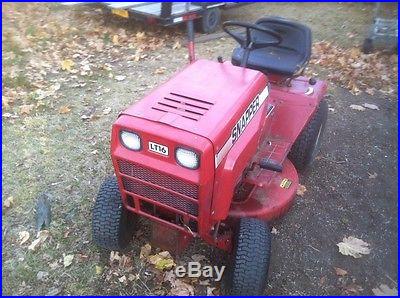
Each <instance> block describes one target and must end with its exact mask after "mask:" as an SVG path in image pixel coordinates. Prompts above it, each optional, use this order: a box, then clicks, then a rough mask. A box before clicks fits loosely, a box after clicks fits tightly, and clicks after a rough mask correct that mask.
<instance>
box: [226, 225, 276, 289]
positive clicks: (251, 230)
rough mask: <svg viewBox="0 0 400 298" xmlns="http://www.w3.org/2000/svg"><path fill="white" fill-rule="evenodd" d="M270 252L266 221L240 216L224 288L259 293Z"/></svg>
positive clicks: (268, 231)
mask: <svg viewBox="0 0 400 298" xmlns="http://www.w3.org/2000/svg"><path fill="white" fill-rule="evenodd" d="M270 255H271V232H270V229H269V227H268V225H267V224H266V223H265V222H263V221H261V220H258V219H255V218H242V219H240V222H239V226H238V230H237V232H236V235H235V236H234V243H233V253H232V256H231V261H230V263H231V264H230V266H229V267H228V268H227V270H228V271H227V272H226V275H225V280H224V292H225V293H226V294H228V295H233V296H258V295H262V294H263V292H264V289H265V286H266V283H267V275H268V268H269V260H270Z"/></svg>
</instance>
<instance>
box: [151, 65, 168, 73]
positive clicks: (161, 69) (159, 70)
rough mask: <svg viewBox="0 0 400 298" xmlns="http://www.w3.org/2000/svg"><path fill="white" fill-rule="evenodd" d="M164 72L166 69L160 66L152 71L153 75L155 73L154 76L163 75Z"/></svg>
mask: <svg viewBox="0 0 400 298" xmlns="http://www.w3.org/2000/svg"><path fill="white" fill-rule="evenodd" d="M165 71H166V68H165V67H163V66H161V67H159V68H157V69H156V70H155V71H154V73H155V74H163V73H165Z"/></svg>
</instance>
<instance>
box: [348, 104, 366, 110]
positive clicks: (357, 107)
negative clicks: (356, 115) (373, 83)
mask: <svg viewBox="0 0 400 298" xmlns="http://www.w3.org/2000/svg"><path fill="white" fill-rule="evenodd" d="M350 108H351V109H353V110H357V111H365V108H364V107H363V106H360V105H350Z"/></svg>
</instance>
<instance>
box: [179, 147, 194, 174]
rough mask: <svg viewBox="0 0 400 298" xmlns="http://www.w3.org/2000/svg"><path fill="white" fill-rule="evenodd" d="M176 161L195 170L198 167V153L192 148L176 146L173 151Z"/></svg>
mask: <svg viewBox="0 0 400 298" xmlns="http://www.w3.org/2000/svg"><path fill="white" fill-rule="evenodd" d="M175 158H176V161H177V162H178V163H179V164H180V165H181V166H182V167H185V168H189V169H192V170H195V169H197V168H198V167H199V163H200V158H199V155H198V154H197V153H195V152H193V151H192V150H188V149H183V148H178V149H176V151H175Z"/></svg>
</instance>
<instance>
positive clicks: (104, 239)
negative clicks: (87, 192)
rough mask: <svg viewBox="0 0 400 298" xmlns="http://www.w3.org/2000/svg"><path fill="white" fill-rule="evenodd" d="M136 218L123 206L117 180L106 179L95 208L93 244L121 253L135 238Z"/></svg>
mask: <svg viewBox="0 0 400 298" xmlns="http://www.w3.org/2000/svg"><path fill="white" fill-rule="evenodd" d="M133 224H134V217H133V214H132V213H131V212H129V211H128V210H126V209H125V208H124V206H123V205H122V199H121V194H120V192H119V188H118V183H117V178H116V177H115V176H111V177H108V178H106V179H105V180H104V181H103V183H102V184H101V186H100V190H99V193H98V195H97V198H96V202H95V205H94V208H93V217H92V236H93V242H94V243H95V244H96V245H97V246H99V247H100V248H102V249H106V250H117V251H121V250H123V249H124V248H126V247H127V246H128V244H129V242H130V241H131V239H132V236H133V228H134V227H133Z"/></svg>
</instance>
